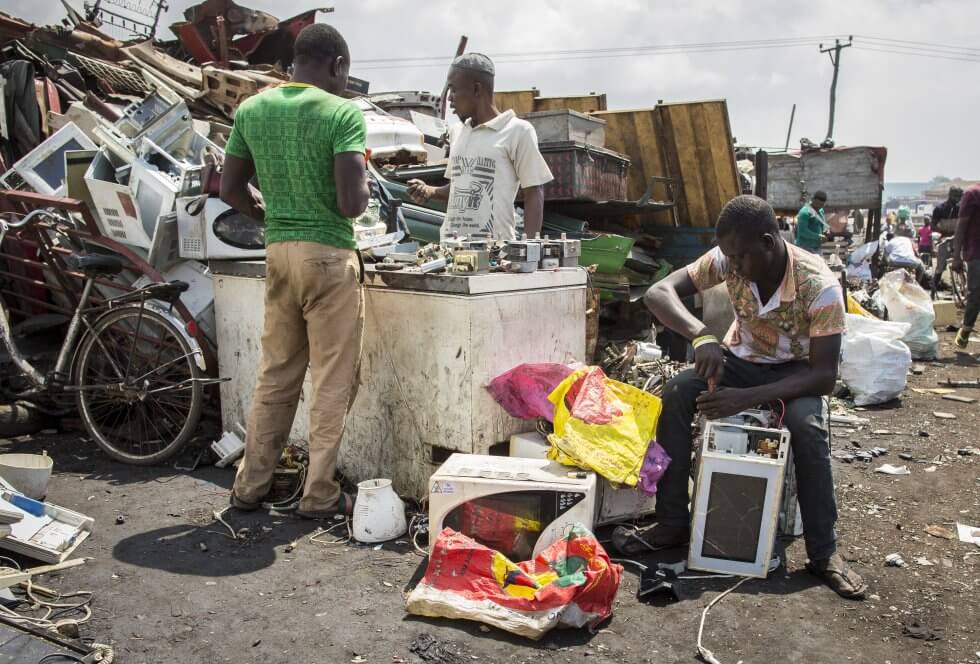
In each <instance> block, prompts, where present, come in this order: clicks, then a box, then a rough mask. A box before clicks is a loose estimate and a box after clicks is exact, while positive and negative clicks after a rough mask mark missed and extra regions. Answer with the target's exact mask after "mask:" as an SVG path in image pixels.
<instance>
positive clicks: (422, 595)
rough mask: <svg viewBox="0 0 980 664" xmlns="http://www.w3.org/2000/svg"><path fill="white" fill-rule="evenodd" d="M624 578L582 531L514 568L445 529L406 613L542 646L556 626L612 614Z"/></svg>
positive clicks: (619, 568)
mask: <svg viewBox="0 0 980 664" xmlns="http://www.w3.org/2000/svg"><path fill="white" fill-rule="evenodd" d="M622 576H623V568H622V566H620V565H617V564H615V563H612V562H611V561H610V560H609V556H608V554H606V551H605V550H604V549H603V548H602V545H601V544H599V541H598V540H597V539H596V538H595V537H594V536H593V535H592V533H590V532H589V530H588V529H587V528H586V527H585V526H583V525H581V524H579V525H576V526H575V527H574V528H573V529H572V531H571V532H570V533H569V534H568V535H567V536H566V537H564V538H563V539H560V540H558V541H557V542H555V543H554V544H552V545H551V546H549V547H548V548H546V549H545V550H544V551H542V552H541V553H539V554H538V556H537V557H536V558H535V559H534V560H531V561H526V562H522V563H519V564H515V563H513V562H511V561H510V560H508V559H507V558H506V556H504V555H503V554H501V553H500V552H499V551H494V550H493V549H490V548H488V547H485V546H483V545H482V544H479V543H478V542H476V541H474V540H473V539H471V538H469V537H467V536H466V535H463V534H461V533H457V532H456V531H455V530H452V529H451V528H446V529H445V530H443V531H442V532H441V533H439V537H438V539H437V540H436V543H435V546H433V548H432V554H431V555H430V556H429V564H428V567H427V568H426V570H425V576H424V577H423V578H422V581H421V582H419V585H418V586H416V588H415V590H413V591H412V592H411V594H410V595H409V597H408V606H407V608H408V612H409V613H412V614H415V615H420V616H429V617H433V618H440V617H441V618H462V619H465V620H475V621H478V622H482V623H486V624H488V625H493V626H495V627H499V628H500V629H503V630H506V631H508V632H512V633H514V634H520V635H521V636H526V637H528V638H531V639H540V638H541V637H542V636H544V635H545V634H546V633H547V632H548V631H549V630H551V629H553V628H555V627H585V626H586V625H592V626H595V625H598V624H599V623H601V622H602V621H603V620H605V619H606V618H608V617H609V616H610V615H612V611H613V600H615V598H616V593H617V592H618V590H619V583H620V581H621V579H622Z"/></svg>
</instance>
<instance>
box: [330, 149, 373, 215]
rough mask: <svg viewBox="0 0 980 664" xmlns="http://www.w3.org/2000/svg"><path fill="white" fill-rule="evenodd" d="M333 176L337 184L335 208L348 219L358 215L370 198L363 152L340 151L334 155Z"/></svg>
mask: <svg viewBox="0 0 980 664" xmlns="http://www.w3.org/2000/svg"><path fill="white" fill-rule="evenodd" d="M333 177H334V182H336V184H337V210H338V211H339V212H340V214H342V215H344V216H345V217H348V218H350V219H353V218H354V217H357V216H360V214H361V213H362V212H364V210H365V208H367V204H368V199H369V198H370V192H369V191H368V183H367V167H366V165H365V162H364V154H363V153H360V152H341V153H339V154H336V155H334V158H333Z"/></svg>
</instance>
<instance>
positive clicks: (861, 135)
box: [3, 0, 980, 182]
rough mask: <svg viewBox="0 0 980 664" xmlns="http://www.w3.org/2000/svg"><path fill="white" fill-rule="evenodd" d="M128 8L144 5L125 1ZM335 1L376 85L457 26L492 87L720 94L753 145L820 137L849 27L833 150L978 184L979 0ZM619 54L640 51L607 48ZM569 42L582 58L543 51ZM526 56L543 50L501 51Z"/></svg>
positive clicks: (271, 7) (907, 174)
mask: <svg viewBox="0 0 980 664" xmlns="http://www.w3.org/2000/svg"><path fill="white" fill-rule="evenodd" d="M137 1H142V2H146V0H128V2H137ZM74 2H75V4H76V6H80V5H81V2H80V0H74ZM317 3H320V4H326V3H324V0H312V2H310V3H309V4H306V3H296V2H282V1H281V0H280V1H279V2H275V1H273V0H246V1H245V2H244V3H243V4H245V5H246V6H249V7H253V8H255V9H262V10H265V11H269V12H271V13H273V14H276V15H278V16H279V17H280V18H285V17H287V16H290V15H293V14H297V13H300V12H301V11H303V10H305V9H307V8H310V7H314V6H316V5H317ZM191 4H194V3H193V2H191V1H190V0H170V5H171V9H170V10H169V12H168V15H167V17H166V19H165V20H164V21H163V23H164V24H165V25H169V24H170V23H172V22H174V21H177V20H181V18H182V12H183V10H184V8H185V7H187V6H189V5H191ZM335 7H336V11H335V13H333V14H327V15H323V14H321V18H320V20H321V21H324V20H326V21H329V22H331V23H333V24H334V25H336V26H337V27H338V28H339V29H340V30H341V32H343V33H344V35H345V36H346V38H347V40H348V42H349V43H350V46H351V51H352V57H353V60H354V68H353V73H354V74H355V75H357V76H359V77H361V78H365V79H367V80H369V81H370V82H371V90H372V92H375V91H377V92H380V91H383V90H391V89H400V90H405V89H423V90H431V91H434V92H438V91H439V90H441V88H442V83H443V77H444V71H445V68H444V64H442V63H439V62H436V61H432V60H430V61H425V62H421V63H420V62H415V63H404V62H403V63H397V62H396V63H391V62H380V63H379V62H377V61H378V60H382V59H389V58H402V57H404V58H419V57H427V56H436V57H438V56H445V57H446V61H447V62H448V59H449V56H450V55H451V54H452V53H453V52H454V51H455V48H456V43H457V41H458V39H459V36H460V35H462V34H465V35H467V36H468V37H469V47H468V50H472V51H482V52H484V53H488V54H490V55H492V56H493V55H501V57H499V58H498V64H497V88H498V89H501V90H507V89H527V88H530V87H532V86H534V87H537V88H538V89H540V90H541V91H542V94H544V95H548V96H551V95H566V94H580V93H586V92H592V91H595V92H605V93H606V94H607V95H608V100H609V106H610V108H636V107H644V106H652V105H654V104H656V102H657V100H658V99H663V100H665V101H689V100H698V99H717V98H724V99H727V100H728V108H729V113H730V115H731V124H732V131H733V133H734V134H735V136H736V137H737V138H738V140H739V142H740V143H742V144H746V145H755V146H782V145H783V144H784V142H785V140H786V130H787V126H788V123H789V116H790V109H791V108H792V105H793V104H794V103H795V104H796V105H797V110H796V119H795V124H794V126H793V135H792V142H791V144H792V145H797V146H798V145H799V139H800V138H801V137H804V136H806V137H809V138H811V139H813V140H815V141H817V142H819V141H820V140H821V139H822V138H823V137H824V136H825V134H826V131H827V111H828V103H829V99H828V97H829V94H828V93H829V86H830V80H831V75H832V71H833V68H832V66H831V63H830V61H829V59H828V56H827V55H825V54H821V53H820V52H819V49H818V46H817V43H816V42H817V41H820V40H821V39H822V40H824V41H825V42H826V41H828V40H829V41H832V38H833V36H847V35H854V43H855V46H854V47H853V48H849V49H846V50H845V51H844V52H843V54H842V59H841V73H840V82H839V84H838V89H837V99H838V111H837V120H836V127H835V131H834V138H835V139H836V141H837V144H838V145H859V144H863V145H883V146H886V147H887V148H888V150H889V154H888V162H887V164H886V179H887V180H889V181H892V182H894V181H910V180H915V181H921V180H928V179H930V178H932V177H933V176H936V175H945V176H948V177H956V176H960V177H965V178H978V179H980V127H978V119H977V118H978V115H980V114H978V111H980V86H978V85H977V84H976V81H977V80H978V77H980V44H978V43H977V42H976V39H975V37H976V26H977V25H980V2H977V1H976V0H824V1H822V2H798V1H795V0H790V1H787V0H751V1H750V0H714V1H710V0H651V1H649V2H644V1H641V0H616V1H615V2H613V1H610V0H599V1H596V0H592V1H591V2H567V1H559V0H545V1H539V2H531V1H528V0H495V1H493V2H479V3H477V2H464V1H462V0H458V1H450V0H445V1H444V0H416V1H415V2H411V3H408V2H399V1H397V0H338V1H337V2H336V4H335ZM3 11H6V12H9V13H12V14H14V15H17V16H20V17H22V18H26V19H29V20H32V21H35V22H53V21H56V20H59V19H60V18H61V16H63V13H62V12H61V10H60V5H59V4H58V3H55V2H53V0H50V1H47V2H39V1H38V0H12V1H11V0H5V1H4V2H3ZM164 32H165V33H168V31H166V30H165V31H164ZM167 36H169V34H168V35H167ZM773 40H783V41H781V42H779V43H778V44H777V43H774V41H773ZM882 40H894V41H882ZM719 42H727V43H731V42H743V43H744V42H751V43H752V44H743V47H741V48H739V50H734V49H733V47H731V46H727V47H725V48H726V49H727V50H713V51H711V50H708V51H707V52H705V50H706V49H710V48H715V49H717V48H718V47H717V46H699V47H697V51H699V52H695V51H692V50H688V51H687V52H676V50H675V52H667V53H664V52H658V51H657V50H655V49H651V48H650V47H656V48H660V47H664V46H674V45H692V44H699V45H712V44H718V43H719ZM910 42H916V43H914V44H913V43H910ZM787 44H788V45H787ZM630 47H638V48H639V51H640V52H636V51H635V52H633V53H631V54H629V55H626V56H619V57H610V56H611V55H613V54H612V53H609V52H608V49H616V48H619V49H623V48H630ZM970 48H972V50H965V49H970ZM570 50H574V51H590V52H588V53H578V54H568V53H565V54H554V52H555V51H570ZM526 53H533V54H540V53H551V54H550V55H539V56H538V55H535V56H532V57H521V58H517V57H515V56H508V57H504V56H503V54H526ZM926 56H932V57H926ZM371 60H373V61H375V62H366V61H371ZM359 61H360V62H361V65H360V66H358V62H359ZM392 65H394V66H392ZM423 65H428V66H423ZM381 67H383V68H381ZM968 81H969V82H970V83H969V84H968Z"/></svg>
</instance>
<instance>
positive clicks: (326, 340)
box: [221, 24, 368, 518]
mask: <svg viewBox="0 0 980 664" xmlns="http://www.w3.org/2000/svg"><path fill="white" fill-rule="evenodd" d="M294 48H295V53H294V56H295V57H294V60H293V77H292V80H291V81H290V82H289V83H285V84H283V85H280V86H278V87H276V88H273V89H271V90H267V91H265V92H262V93H260V94H258V95H255V96H254V97H251V98H250V99H248V100H246V101H245V102H244V103H243V104H242V105H241V106H240V107H239V108H238V111H237V113H236V114H235V126H234V128H233V129H232V132H231V135H230V136H229V137H228V144H227V146H226V147H225V151H226V155H225V164H224V173H223V174H222V178H221V199H222V200H223V201H225V202H226V203H228V204H229V205H231V206H232V207H234V208H235V209H236V210H238V211H240V212H242V213H243V214H247V215H249V216H252V217H254V218H256V219H264V220H265V224H266V234H265V241H266V289H265V332H264V334H263V337H262V364H261V368H260V369H259V375H258V378H257V381H256V384H255V392H254V393H253V395H252V405H251V410H250V413H249V417H248V429H247V432H246V439H245V457H244V459H243V460H242V463H241V466H240V467H239V469H238V475H237V476H236V477H235V487H234V489H233V491H232V494H231V504H232V505H233V506H234V507H236V508H238V509H242V510H253V509H257V508H258V507H259V506H260V505H261V503H262V500H263V498H264V497H265V496H266V494H268V492H269V489H270V488H271V486H272V475H273V471H274V470H275V467H276V465H277V464H278V462H279V459H280V457H281V456H282V451H283V449H284V448H285V446H286V443H287V438H288V435H289V430H290V429H291V428H292V422H293V417H294V416H295V414H296V406H297V404H298V401H299V396H300V392H301V390H302V387H303V379H304V377H305V375H306V368H307V365H309V367H310V373H311V377H312V385H313V394H312V398H311V400H310V401H311V404H310V441H309V445H310V463H309V467H308V472H307V475H306V483H305V485H304V487H303V496H302V498H301V499H300V502H299V506H298V509H297V514H298V515H299V516H303V517H307V518H329V517H332V516H333V515H335V514H350V513H351V512H352V510H353V500H352V499H351V497H350V496H347V495H346V494H344V493H342V492H341V489H340V485H339V484H338V483H337V481H336V480H335V479H334V474H335V471H336V465H337V451H338V448H339V446H340V439H341V436H342V434H343V431H344V419H345V418H346V414H347V411H348V409H349V408H350V404H351V403H352V402H353V400H354V395H355V393H356V383H357V373H358V366H359V363H360V351H361V331H362V328H363V323H364V306H363V300H362V294H361V280H362V274H361V270H362V268H361V264H360V257H359V255H358V253H357V250H356V245H355V243H354V231H353V222H352V218H354V217H357V216H358V215H360V214H361V213H362V212H363V211H364V209H365V207H367V202H368V185H367V173H366V167H365V161H364V147H365V139H366V134H367V130H366V128H365V124H364V117H363V115H362V114H361V111H360V110H359V109H358V108H357V107H356V106H354V105H353V104H352V103H351V102H349V101H346V100H344V99H342V98H341V97H340V96H339V95H340V94H341V93H342V92H343V91H344V90H345V89H346V87H347V75H348V72H349V71H350V51H349V49H348V47H347V43H346V42H345V41H344V38H343V37H342V36H341V35H340V33H339V32H337V30H336V29H334V28H332V27H330V26H327V25H324V24H314V25H311V26H308V27H307V28H304V29H303V31H302V32H300V34H299V36H298V37H297V38H296V44H295V47H294ZM253 176H255V177H256V179H257V181H258V185H259V188H260V189H261V192H262V193H261V195H259V194H257V193H256V192H255V191H254V190H252V189H251V188H250V187H249V181H250V180H251V179H252V177H253Z"/></svg>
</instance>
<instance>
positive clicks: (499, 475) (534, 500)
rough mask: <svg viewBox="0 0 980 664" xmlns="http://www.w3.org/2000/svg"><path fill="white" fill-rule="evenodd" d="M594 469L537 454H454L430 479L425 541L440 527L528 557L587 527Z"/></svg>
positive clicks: (513, 557)
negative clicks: (579, 527)
mask: <svg viewBox="0 0 980 664" xmlns="http://www.w3.org/2000/svg"><path fill="white" fill-rule="evenodd" d="M596 493H597V492H596V476H595V473H591V472H586V471H582V470H577V469H575V468H569V467H567V466H562V465H560V464H557V463H555V462H553V461H548V460H541V459H520V458H511V457H498V456H487V455H480V454H453V455H452V456H450V457H449V459H447V460H446V462H445V463H443V464H442V466H440V467H439V469H438V470H436V472H435V473H434V474H433V475H432V477H430V478H429V533H430V537H429V542H430V546H431V544H432V543H433V542H435V536H436V535H437V534H438V533H439V532H441V531H442V530H443V529H444V528H452V529H453V530H455V531H457V532H460V533H463V534H465V535H467V536H469V537H472V538H473V539H475V540H476V541H477V542H480V543H481V544H484V545H485V546H488V547H490V548H492V549H495V550H497V551H500V552H501V553H503V554H504V555H506V556H507V557H508V558H510V559H511V560H515V561H520V560H530V559H532V558H533V557H534V556H535V555H537V554H538V553H539V552H541V551H542V550H543V549H545V548H546V547H548V546H549V545H550V544H552V543H554V542H555V541H557V540H558V539H559V538H561V537H564V536H565V535H567V534H568V533H569V532H570V531H571V529H572V527H573V526H575V525H576V524H583V525H584V526H585V527H587V528H589V529H591V528H592V525H593V522H592V516H593V514H594V513H595V505H596V497H597V496H596Z"/></svg>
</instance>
